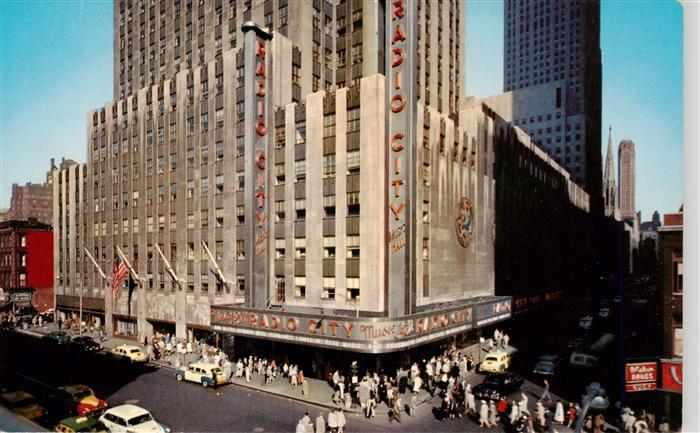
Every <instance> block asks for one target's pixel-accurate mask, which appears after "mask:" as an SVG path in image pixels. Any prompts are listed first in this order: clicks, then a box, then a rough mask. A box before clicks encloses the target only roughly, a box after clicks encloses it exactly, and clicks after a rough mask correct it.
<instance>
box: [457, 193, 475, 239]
mask: <svg viewBox="0 0 700 433" xmlns="http://www.w3.org/2000/svg"><path fill="white" fill-rule="evenodd" d="M455 232H456V234H457V240H458V241H459V244H460V245H462V246H463V247H464V248H467V247H468V246H469V245H470V244H471V242H472V239H473V238H474V214H473V213H472V203H471V202H470V201H469V199H468V198H466V197H462V198H461V199H460V200H459V203H458V204H457V217H456V218H455Z"/></svg>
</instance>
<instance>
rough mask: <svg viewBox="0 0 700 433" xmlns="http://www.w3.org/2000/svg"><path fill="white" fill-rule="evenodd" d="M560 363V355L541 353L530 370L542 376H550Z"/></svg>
mask: <svg viewBox="0 0 700 433" xmlns="http://www.w3.org/2000/svg"><path fill="white" fill-rule="evenodd" d="M560 363H561V357H560V356H557V355H542V356H540V357H539V358H538V359H537V362H535V367H534V368H533V369H532V372H533V373H535V374H541V375H544V376H552V375H554V372H555V371H556V368H557V366H558V365H559V364H560Z"/></svg>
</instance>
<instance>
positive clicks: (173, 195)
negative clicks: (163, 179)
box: [170, 183, 177, 201]
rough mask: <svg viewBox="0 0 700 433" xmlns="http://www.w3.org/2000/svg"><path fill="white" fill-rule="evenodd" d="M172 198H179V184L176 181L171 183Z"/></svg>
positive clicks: (172, 199)
mask: <svg viewBox="0 0 700 433" xmlns="http://www.w3.org/2000/svg"><path fill="white" fill-rule="evenodd" d="M170 200H171V201H175V200H177V185H176V184H174V183H171V184H170Z"/></svg>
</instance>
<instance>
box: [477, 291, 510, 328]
mask: <svg viewBox="0 0 700 433" xmlns="http://www.w3.org/2000/svg"><path fill="white" fill-rule="evenodd" d="M474 308H475V311H474V319H475V323H476V327H481V326H485V325H488V324H490V323H495V322H500V321H501V320H505V319H508V318H510V317H511V315H512V311H513V304H512V299H511V298H507V299H500V300H497V301H491V302H486V303H482V304H479V305H477V306H476V307H474Z"/></svg>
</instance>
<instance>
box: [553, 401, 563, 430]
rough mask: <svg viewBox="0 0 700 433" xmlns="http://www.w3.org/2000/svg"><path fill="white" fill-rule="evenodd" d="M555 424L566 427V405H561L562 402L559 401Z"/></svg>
mask: <svg viewBox="0 0 700 433" xmlns="http://www.w3.org/2000/svg"><path fill="white" fill-rule="evenodd" d="M554 422H556V423H557V424H561V425H564V405H563V404H562V403H561V400H557V405H556V408H555V409H554Z"/></svg>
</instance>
